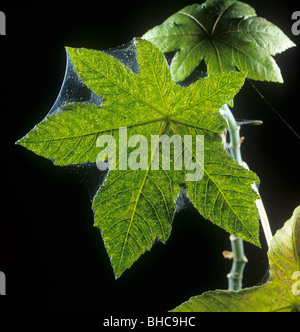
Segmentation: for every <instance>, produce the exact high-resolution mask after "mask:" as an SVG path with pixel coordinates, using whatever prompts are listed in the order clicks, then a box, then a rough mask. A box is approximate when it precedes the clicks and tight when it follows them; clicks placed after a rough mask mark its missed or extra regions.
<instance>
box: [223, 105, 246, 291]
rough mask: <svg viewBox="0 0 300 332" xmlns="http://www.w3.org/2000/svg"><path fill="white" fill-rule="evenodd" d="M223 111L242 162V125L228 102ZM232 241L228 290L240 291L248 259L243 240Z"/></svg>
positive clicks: (236, 156)
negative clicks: (231, 260)
mask: <svg viewBox="0 0 300 332" xmlns="http://www.w3.org/2000/svg"><path fill="white" fill-rule="evenodd" d="M221 112H222V114H223V116H224V118H225V119H226V120H227V122H228V131H229V136H230V144H229V149H230V154H231V156H232V157H233V159H234V160H235V161H237V162H238V163H239V164H242V163H243V159H242V154H241V137H240V127H239V125H238V124H237V122H236V120H235V118H234V116H233V114H232V112H231V110H230V109H229V107H228V105H227V104H226V105H224V106H223V107H222V109H221ZM230 242H231V250H232V253H233V264H232V269H231V271H230V273H229V274H228V275H227V278H228V290H229V291H239V290H241V289H242V282H243V273H244V269H245V266H246V264H247V262H248V260H247V258H246V256H245V253H244V242H243V240H242V239H239V238H236V237H235V236H233V235H231V236H230Z"/></svg>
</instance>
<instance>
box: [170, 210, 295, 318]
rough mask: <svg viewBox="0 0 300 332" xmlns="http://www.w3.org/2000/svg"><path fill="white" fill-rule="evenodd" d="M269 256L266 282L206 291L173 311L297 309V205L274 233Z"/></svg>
mask: <svg viewBox="0 0 300 332" xmlns="http://www.w3.org/2000/svg"><path fill="white" fill-rule="evenodd" d="M268 256H269V263H270V275H271V277H270V282H268V283H267V284H265V285H262V286H259V287H252V288H248V289H244V290H242V291H239V292H229V291H214V292H207V293H204V294H203V295H200V296H196V297H193V298H191V299H190V300H189V301H187V302H186V303H184V304H182V305H181V306H179V307H178V308H176V309H175V310H174V311H175V312H183V311H187V312H191V311H192V312H200V311H201V312H202V311H213V312H226V311H234V312H237V311H239V312H253V311H259V312H275V311H297V312H300V296H299V294H297V293H296V287H295V286H297V285H296V282H297V278H295V273H300V207H298V208H297V209H296V210H295V212H294V214H293V216H292V218H291V219H290V220H289V221H287V222H286V224H285V225H284V227H283V228H282V229H281V230H279V231H278V232H277V233H276V235H275V236H274V238H273V240H272V243H271V247H270V250H269V253H268ZM297 276H298V274H297ZM298 289H299V287H298Z"/></svg>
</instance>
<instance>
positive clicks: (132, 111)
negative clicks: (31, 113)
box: [19, 39, 259, 277]
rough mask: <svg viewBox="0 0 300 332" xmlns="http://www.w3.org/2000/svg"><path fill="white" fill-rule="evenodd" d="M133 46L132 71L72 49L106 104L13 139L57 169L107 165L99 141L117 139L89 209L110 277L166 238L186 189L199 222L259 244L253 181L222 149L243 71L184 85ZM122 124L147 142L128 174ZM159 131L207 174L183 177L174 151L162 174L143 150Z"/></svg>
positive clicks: (79, 109) (145, 45) (71, 112)
mask: <svg viewBox="0 0 300 332" xmlns="http://www.w3.org/2000/svg"><path fill="white" fill-rule="evenodd" d="M135 43H136V51H137V62H138V64H139V73H138V74H136V73H133V72H132V71H131V70H130V69H129V68H128V67H126V66H125V65H123V64H122V63H121V62H120V61H118V60H117V59H115V58H114V57H112V56H109V55H107V54H105V53H103V52H99V51H94V50H87V49H72V48H68V53H69V56H70V59H71V61H72V63H73V64H74V66H75V69H76V71H77V72H78V74H79V77H80V79H81V80H83V81H84V83H85V84H86V85H87V86H88V87H89V88H90V89H92V90H93V92H94V93H96V94H97V95H98V96H100V97H101V98H103V99H104V102H103V104H102V105H101V107H98V106H96V105H92V104H85V103H75V104H70V105H66V106H64V107H63V110H64V112H62V113H59V114H56V115H52V116H48V117H47V118H46V119H45V120H44V121H43V122H42V123H40V124H39V125H37V126H36V127H35V128H34V129H33V130H32V131H31V132H30V133H29V134H28V135H27V136H26V137H24V138H23V139H21V140H20V141H19V143H20V144H22V145H23V146H25V147H27V148H28V149H30V150H32V151H34V152H35V153H36V154H38V155H41V156H44V157H46V158H51V159H53V160H55V163H56V164H57V165H68V164H72V163H73V164H80V163H85V162H92V163H94V162H96V161H97V162H99V161H101V160H105V158H104V157H103V158H104V159H100V160H99V158H100V157H99V153H100V152H101V151H102V150H103V148H101V147H100V144H99V142H100V141H99V140H100V139H102V138H103V135H110V136H111V137H112V138H113V139H111V140H110V141H109V142H107V143H108V145H107V146H106V148H107V149H108V148H109V147H113V146H114V144H113V140H114V141H115V143H116V149H117V151H116V159H117V160H116V166H117V167H116V170H110V172H109V174H108V176H107V179H106V181H105V183H104V185H103V186H102V187H101V188H100V190H99V192H98V194H97V195H96V196H95V198H94V202H93V209H94V211H95V226H97V227H99V228H100V230H101V233H102V237H103V239H104V242H105V247H106V249H107V251H108V254H109V256H110V259H111V263H112V266H113V269H114V272H115V275H116V277H119V276H120V275H121V274H122V273H123V272H124V271H125V270H126V269H128V268H129V267H131V265H132V264H133V263H134V262H135V261H136V260H137V259H138V258H139V257H140V256H141V255H142V254H143V253H144V252H145V251H146V250H150V249H151V247H152V245H153V243H154V242H155V241H156V240H160V241H162V242H163V243H165V242H166V241H167V239H168V238H169V236H170V232H171V224H172V221H173V215H174V212H175V201H176V198H177V197H178V195H179V192H180V190H181V187H182V186H184V187H185V188H186V189H187V194H188V195H189V197H190V198H191V200H192V202H193V203H194V205H195V206H196V208H197V209H198V210H199V212H200V213H201V214H202V215H203V216H204V217H206V218H209V219H210V220H211V221H212V222H213V223H216V224H217V225H219V226H220V227H223V228H224V229H226V230H227V231H228V232H230V233H232V234H235V235H236V236H239V237H241V238H243V239H245V240H246V241H249V242H251V243H253V244H255V245H258V246H259V240H258V237H259V235H258V229H259V226H258V216H257V210H256V206H255V200H256V199H257V198H258V197H257V195H256V194H255V193H254V191H253V190H252V188H251V185H252V184H253V183H255V182H258V181H259V180H258V178H257V177H256V175H255V174H254V173H252V172H250V171H247V170H246V169H244V168H243V167H241V166H239V165H238V164H237V163H236V162H234V161H233V159H232V158H231V157H230V156H229V155H228V154H227V153H226V151H225V149H224V146H223V142H222V138H221V135H220V134H221V133H223V132H224V130H225V129H226V121H225V120H224V118H223V117H222V116H221V115H220V112H219V108H220V107H221V106H222V105H224V104H225V103H226V102H228V101H229V100H231V99H232V98H233V96H234V95H235V94H236V93H237V92H238V91H239V89H240V88H241V86H242V85H243V82H244V79H245V75H244V74H243V73H237V72H232V73H228V74H216V75H211V76H210V77H208V78H206V79H203V80H199V81H197V82H196V83H194V84H192V85H190V86H189V87H181V86H179V85H177V84H176V83H175V82H174V81H173V80H172V77H171V74H170V71H169V68H168V65H167V62H166V60H165V58H164V55H163V54H162V53H161V52H160V51H159V50H158V49H157V48H156V47H155V46H154V45H152V44H151V43H150V42H148V41H145V40H140V39H137V40H136V42H135ZM119 128H123V129H122V130H120V129H119ZM124 128H126V131H127V137H128V139H129V138H132V137H133V136H134V135H143V137H144V138H145V139H146V140H147V142H148V146H147V147H148V151H147V153H146V156H145V158H143V163H144V167H141V169H139V167H137V169H136V170H134V169H130V168H127V162H126V159H127V158H128V159H130V158H131V159H133V160H135V159H137V157H136V155H134V153H135V154H137V147H136V146H135V144H134V145H133V146H131V147H127V148H126V145H129V142H128V144H127V141H126V144H125V146H124V139H122V137H123V135H125V134H124V133H125V131H124ZM162 135H168V137H170V138H171V137H172V136H174V135H178V136H179V137H180V138H181V139H182V141H184V139H185V136H186V135H191V137H192V138H193V146H192V151H190V153H192V156H193V157H194V161H195V165H196V166H197V167H198V168H199V170H201V172H203V179H202V180H200V181H197V182H196V181H195V182H191V181H187V180H186V179H187V176H188V174H190V173H191V172H190V171H188V170H186V169H185V168H183V169H182V170H175V167H174V160H175V159H176V160H177V159H178V158H180V155H176V156H174V155H173V154H174V152H173V149H171V157H170V159H171V165H170V170H163V169H162V167H161V166H162V165H161V163H162V158H160V167H159V170H154V169H153V168H152V167H151V166H152V161H153V159H154V153H153V151H152V149H150V148H149V147H150V146H152V144H151V143H153V146H157V144H158V139H159V138H160V137H161V136H162ZM196 135H204V139H205V142H204V161H205V164H203V161H202V160H201V158H199V157H198V154H197V153H196ZM147 142H146V143H147ZM119 143H120V144H119ZM140 148H141V147H140ZM190 150H191V149H190ZM160 154H161V151H160ZM140 158H141V157H140ZM106 159H107V158H106ZM124 160H125V162H124ZM137 162H141V160H139V161H138V160H137ZM124 165H125V166H124ZM111 168H113V167H111Z"/></svg>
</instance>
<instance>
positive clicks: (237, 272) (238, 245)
mask: <svg viewBox="0 0 300 332" xmlns="http://www.w3.org/2000/svg"><path fill="white" fill-rule="evenodd" d="M230 241H231V248H232V252H233V264H232V269H231V271H230V273H229V274H228V275H227V278H228V290H229V291H238V290H241V289H242V286H243V285H242V282H243V273H244V269H245V266H246V264H247V262H248V260H247V258H246V256H245V253H244V242H243V240H242V239H239V238H237V237H235V236H234V235H231V236H230Z"/></svg>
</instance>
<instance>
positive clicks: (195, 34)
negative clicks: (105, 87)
mask: <svg viewBox="0 0 300 332" xmlns="http://www.w3.org/2000/svg"><path fill="white" fill-rule="evenodd" d="M143 38H144V39H147V40H149V41H151V42H152V43H153V44H154V45H156V46H157V47H158V48H159V49H160V50H161V51H162V52H164V53H166V52H174V51H175V52H176V54H175V56H174V58H173V60H172V63H171V67H170V69H171V72H172V75H173V78H174V80H175V81H178V82H179V81H183V80H184V79H186V78H187V77H188V76H189V75H190V74H191V73H192V71H193V70H194V69H195V68H196V67H197V66H198V65H199V64H200V62H201V60H204V61H205V63H206V66H207V71H208V74H211V73H220V72H229V71H233V70H235V67H237V68H238V69H239V70H240V71H244V72H247V73H248V77H249V78H251V79H254V80H260V81H272V82H280V83H282V82H283V78H282V76H281V72H280V69H279V67H278V66H277V64H276V62H275V61H274V59H273V58H272V56H273V55H275V54H278V53H281V52H283V51H285V50H287V49H289V48H291V47H294V46H295V44H294V43H293V42H292V41H291V40H290V39H289V38H288V37H287V36H286V35H285V34H284V33H283V32H282V31H281V30H280V29H279V28H278V27H277V26H275V25H274V24H272V23H270V22H268V21H267V20H265V19H263V18H260V17H257V16H256V13H255V10H254V9H253V8H252V7H251V6H249V5H247V4H245V3H243V2H240V1H236V0H207V1H206V2H205V3H204V4H202V5H199V4H194V5H191V6H187V7H185V8H183V9H182V10H180V11H178V12H177V13H176V14H174V15H172V16H171V17H170V18H168V19H167V20H166V21H165V22H164V23H163V24H161V25H159V26H156V27H155V28H153V29H151V30H149V31H148V32H147V33H146V34H145V35H144V36H143Z"/></svg>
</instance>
